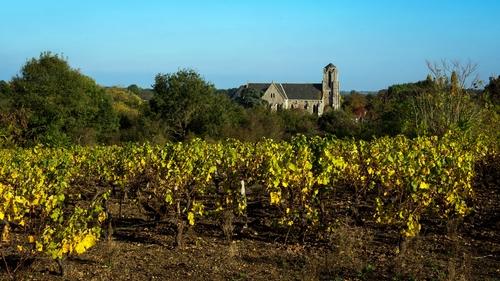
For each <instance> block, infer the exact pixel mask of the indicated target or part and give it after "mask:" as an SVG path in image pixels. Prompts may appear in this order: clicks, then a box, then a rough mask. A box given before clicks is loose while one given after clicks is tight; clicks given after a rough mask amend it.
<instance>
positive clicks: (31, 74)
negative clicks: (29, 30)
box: [11, 52, 118, 145]
mask: <svg viewBox="0 0 500 281" xmlns="http://www.w3.org/2000/svg"><path fill="white" fill-rule="evenodd" d="M11 84H12V85H11V86H12V90H13V95H14V102H15V106H16V108H23V109H25V110H26V111H27V112H28V124H27V129H26V131H25V139H26V140H27V141H28V144H30V143H31V144H32V143H38V142H41V143H45V144H51V145H65V144H70V143H77V144H88V143H94V142H96V141H97V142H104V141H106V139H107V137H108V136H109V135H110V134H111V133H112V132H114V131H116V129H117V127H118V119H117V117H116V114H115V113H114V111H113V108H112V107H111V99H110V97H109V96H107V95H106V93H105V92H104V89H103V88H101V87H100V86H98V85H97V84H96V83H95V81H94V80H92V79H91V78H89V77H87V76H85V75H83V74H81V73H80V72H79V71H78V70H75V69H72V68H71V67H70V66H69V64H68V62H67V61H66V60H65V59H63V58H62V57H60V56H58V55H53V54H51V53H50V52H44V53H42V54H41V55H40V57H39V58H33V59H31V60H29V61H28V62H27V63H26V64H25V65H24V66H23V67H22V69H21V75H20V76H16V77H15V78H13V80H12V83H11Z"/></svg>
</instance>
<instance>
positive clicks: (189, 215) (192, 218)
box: [188, 212, 194, 225]
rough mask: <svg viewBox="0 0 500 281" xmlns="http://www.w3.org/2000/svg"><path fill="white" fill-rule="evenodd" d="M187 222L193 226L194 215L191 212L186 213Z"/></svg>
mask: <svg viewBox="0 0 500 281" xmlns="http://www.w3.org/2000/svg"><path fill="white" fill-rule="evenodd" d="M188 221H189V224H190V225H194V213H193V212H189V213H188Z"/></svg>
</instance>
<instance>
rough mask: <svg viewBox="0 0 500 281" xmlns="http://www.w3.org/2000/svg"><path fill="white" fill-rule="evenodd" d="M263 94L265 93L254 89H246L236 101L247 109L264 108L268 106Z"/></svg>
mask: <svg viewBox="0 0 500 281" xmlns="http://www.w3.org/2000/svg"><path fill="white" fill-rule="evenodd" d="M263 94H264V93H262V92H259V91H257V90H255V89H253V88H245V89H243V90H242V91H241V93H240V95H239V96H238V97H236V99H235V100H236V102H237V103H239V104H240V105H242V106H243V107H245V108H251V107H257V106H263V105H266V104H267V102H266V101H265V100H263V99H262V95H263Z"/></svg>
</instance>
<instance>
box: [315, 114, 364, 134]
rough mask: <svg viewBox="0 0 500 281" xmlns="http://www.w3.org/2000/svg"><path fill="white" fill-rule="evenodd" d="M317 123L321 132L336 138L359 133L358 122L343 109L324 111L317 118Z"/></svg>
mask: <svg viewBox="0 0 500 281" xmlns="http://www.w3.org/2000/svg"><path fill="white" fill-rule="evenodd" d="M318 124H319V127H320V129H321V130H322V131H323V132H325V133H328V134H333V135H335V136H336V137H338V138H344V137H356V136H358V135H359V124H358V123H357V122H356V121H355V116H354V115H352V114H350V113H349V112H346V111H344V110H330V111H328V112H326V113H325V114H323V115H322V116H321V117H320V118H319V120H318Z"/></svg>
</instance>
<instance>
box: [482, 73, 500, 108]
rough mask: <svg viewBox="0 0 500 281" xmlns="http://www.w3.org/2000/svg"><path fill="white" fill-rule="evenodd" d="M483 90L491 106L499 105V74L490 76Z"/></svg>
mask: <svg viewBox="0 0 500 281" xmlns="http://www.w3.org/2000/svg"><path fill="white" fill-rule="evenodd" d="M484 92H485V93H486V94H487V95H488V98H489V100H490V101H491V103H492V104H493V106H495V107H497V108H498V107H500V75H499V76H498V77H496V78H495V77H490V82H489V83H488V85H486V87H484Z"/></svg>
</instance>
